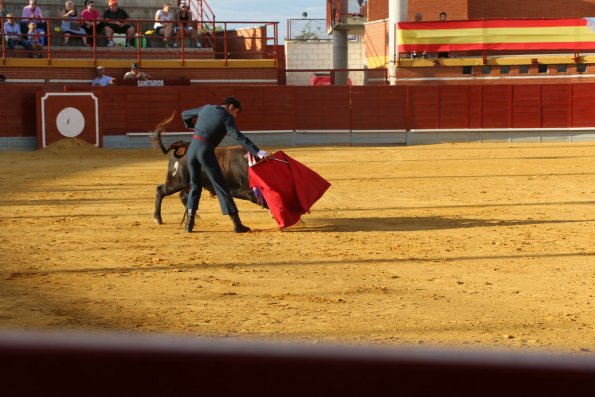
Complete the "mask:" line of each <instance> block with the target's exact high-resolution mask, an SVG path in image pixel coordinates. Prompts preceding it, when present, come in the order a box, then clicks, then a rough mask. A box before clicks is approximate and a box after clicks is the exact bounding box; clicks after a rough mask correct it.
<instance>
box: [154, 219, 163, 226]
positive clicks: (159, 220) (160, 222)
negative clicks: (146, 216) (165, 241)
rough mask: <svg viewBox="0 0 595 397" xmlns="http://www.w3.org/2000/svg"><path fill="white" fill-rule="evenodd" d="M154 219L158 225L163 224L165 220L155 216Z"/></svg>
mask: <svg viewBox="0 0 595 397" xmlns="http://www.w3.org/2000/svg"><path fill="white" fill-rule="evenodd" d="M153 220H154V221H155V223H156V224H158V225H162V224H163V221H162V220H161V218H153Z"/></svg>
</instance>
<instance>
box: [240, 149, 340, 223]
mask: <svg viewBox="0 0 595 397" xmlns="http://www.w3.org/2000/svg"><path fill="white" fill-rule="evenodd" d="M273 157H274V158H275V159H276V160H273V159H269V160H267V161H260V162H258V163H256V164H255V165H253V166H252V167H250V168H249V169H248V181H249V183H250V187H253V188H254V187H256V188H259V189H260V190H261V191H262V194H263V196H264V198H265V200H266V202H267V204H268V206H269V210H270V211H271V214H272V215H273V218H275V221H276V222H277V225H279V229H283V228H285V227H289V226H293V225H295V224H296V223H298V222H299V220H300V218H301V216H302V215H303V214H305V213H309V212H310V208H312V206H313V205H314V203H315V202H317V201H318V200H319V199H320V198H321V197H322V195H323V194H324V192H326V190H327V189H328V188H329V187H330V186H331V184H330V183H329V182H328V181H327V180H326V179H324V178H323V177H321V176H320V175H318V174H317V173H316V172H314V171H312V170H311V169H310V168H308V167H306V166H305V165H303V164H302V163H300V162H299V161H297V160H294V159H292V158H291V157H289V156H288V155H287V154H285V153H283V151H278V152H276V153H274V154H273Z"/></svg>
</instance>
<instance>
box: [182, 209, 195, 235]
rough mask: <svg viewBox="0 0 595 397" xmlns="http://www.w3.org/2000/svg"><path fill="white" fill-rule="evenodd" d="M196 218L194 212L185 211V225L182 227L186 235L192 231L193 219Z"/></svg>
mask: <svg viewBox="0 0 595 397" xmlns="http://www.w3.org/2000/svg"><path fill="white" fill-rule="evenodd" d="M195 216H196V210H189V209H187V210H186V225H184V230H186V231H187V232H188V233H190V232H192V229H194V217H195Z"/></svg>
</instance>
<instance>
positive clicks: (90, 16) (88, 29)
mask: <svg viewBox="0 0 595 397" xmlns="http://www.w3.org/2000/svg"><path fill="white" fill-rule="evenodd" d="M98 21H99V12H98V11H97V9H96V8H95V2H93V0H89V1H87V8H85V9H84V10H83V12H81V23H82V27H83V29H85V33H87V45H88V46H90V45H91V44H90V43H91V42H90V40H94V39H95V35H96V34H97V32H100V31H101V29H103V23H101V22H98ZM93 24H95V31H93ZM89 36H91V37H89Z"/></svg>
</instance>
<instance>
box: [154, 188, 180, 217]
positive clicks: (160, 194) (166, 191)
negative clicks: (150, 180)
mask: <svg viewBox="0 0 595 397" xmlns="http://www.w3.org/2000/svg"><path fill="white" fill-rule="evenodd" d="M182 189H183V187H181V186H175V187H170V188H168V187H167V185H166V184H165V183H164V184H162V185H158V186H157V189H156V191H155V212H154V214H153V218H154V219H155V222H156V223H157V224H158V225H161V224H162V223H163V220H162V219H161V202H162V201H163V198H164V197H166V196H169V195H172V194H174V193H177V192H179V191H180V190H182Z"/></svg>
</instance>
